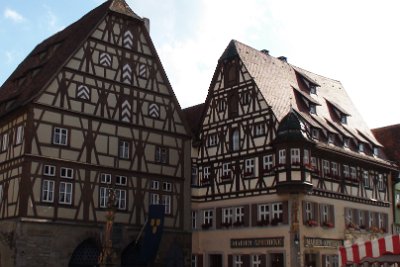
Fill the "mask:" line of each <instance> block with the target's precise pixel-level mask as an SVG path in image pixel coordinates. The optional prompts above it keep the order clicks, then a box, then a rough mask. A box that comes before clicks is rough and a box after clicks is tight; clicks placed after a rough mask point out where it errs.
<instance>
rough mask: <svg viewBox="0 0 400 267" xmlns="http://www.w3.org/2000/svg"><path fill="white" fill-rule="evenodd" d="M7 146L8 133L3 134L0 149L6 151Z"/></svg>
mask: <svg viewBox="0 0 400 267" xmlns="http://www.w3.org/2000/svg"><path fill="white" fill-rule="evenodd" d="M7 147H8V133H5V134H3V142H2V146H1V151H6V150H7Z"/></svg>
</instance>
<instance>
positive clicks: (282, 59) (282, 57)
mask: <svg viewBox="0 0 400 267" xmlns="http://www.w3.org/2000/svg"><path fill="white" fill-rule="evenodd" d="M278 59H279V60H280V61H283V62H287V58H286V57H284V56H280V57H278Z"/></svg>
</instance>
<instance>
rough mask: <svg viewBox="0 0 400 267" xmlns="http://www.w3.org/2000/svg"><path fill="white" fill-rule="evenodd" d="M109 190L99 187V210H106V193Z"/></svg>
mask: <svg viewBox="0 0 400 267" xmlns="http://www.w3.org/2000/svg"><path fill="white" fill-rule="evenodd" d="M109 190H110V189H109V188H106V187H100V203H99V204H100V205H99V206H100V208H107V204H108V191H109Z"/></svg>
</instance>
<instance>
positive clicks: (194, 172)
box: [192, 167, 198, 185]
mask: <svg viewBox="0 0 400 267" xmlns="http://www.w3.org/2000/svg"><path fill="white" fill-rule="evenodd" d="M197 174H198V172H197V167H192V185H197V184H198V182H197Z"/></svg>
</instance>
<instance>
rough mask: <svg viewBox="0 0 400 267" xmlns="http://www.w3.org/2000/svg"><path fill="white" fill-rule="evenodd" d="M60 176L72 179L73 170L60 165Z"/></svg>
mask: <svg viewBox="0 0 400 267" xmlns="http://www.w3.org/2000/svg"><path fill="white" fill-rule="evenodd" d="M60 177H61V178H65V179H73V178H74V170H73V169H71V168H66V167H61V168H60Z"/></svg>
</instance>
